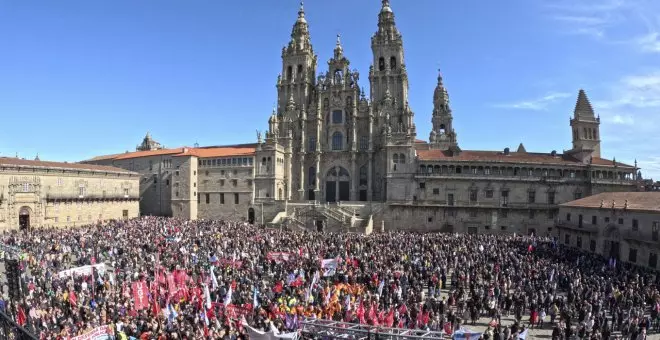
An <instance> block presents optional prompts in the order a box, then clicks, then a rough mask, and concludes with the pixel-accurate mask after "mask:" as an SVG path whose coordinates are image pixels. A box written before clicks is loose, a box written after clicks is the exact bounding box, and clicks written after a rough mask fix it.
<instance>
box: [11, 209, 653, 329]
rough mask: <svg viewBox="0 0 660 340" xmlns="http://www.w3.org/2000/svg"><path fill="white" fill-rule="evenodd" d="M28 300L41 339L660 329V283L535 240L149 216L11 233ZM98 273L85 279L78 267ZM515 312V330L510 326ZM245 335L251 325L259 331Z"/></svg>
mask: <svg viewBox="0 0 660 340" xmlns="http://www.w3.org/2000/svg"><path fill="white" fill-rule="evenodd" d="M1 237H2V242H3V243H4V244H5V245H8V246H12V247H16V248H19V249H20V250H21V252H22V254H21V256H20V267H21V286H22V292H23V294H22V295H23V298H22V299H21V300H20V301H12V300H11V299H10V298H9V296H8V295H7V294H4V295H3V296H2V299H1V300H0V309H2V310H4V311H5V312H6V313H8V314H10V315H12V316H13V317H14V318H15V319H16V321H17V322H18V323H19V324H21V325H23V326H24V327H25V328H26V329H28V330H30V331H31V332H33V333H34V334H35V335H36V336H37V337H39V338H40V339H69V338H70V337H74V336H77V335H82V334H85V333H87V332H90V331H92V330H94V329H98V328H99V327H100V328H104V327H107V329H109V330H111V331H112V332H113V333H114V335H115V336H116V338H117V339H132V338H137V339H159V340H160V339H237V338H247V337H248V334H249V330H250V329H253V330H264V331H267V330H269V329H271V327H274V328H276V329H277V330H278V331H281V332H283V333H286V332H290V331H295V330H297V329H299V327H300V325H301V322H302V321H303V320H305V319H310V318H311V319H330V320H336V321H344V322H350V323H362V324H368V325H374V326H380V327H388V328H411V329H426V330H431V331H439V332H445V333H447V334H448V337H449V336H450V334H451V333H453V332H454V331H456V330H459V329H461V328H462V327H467V328H469V327H470V326H471V325H473V324H475V323H477V322H479V320H480V319H482V320H483V318H487V320H489V323H488V326H487V328H486V331H485V332H483V334H481V335H480V337H481V338H483V339H489V340H490V339H495V340H504V339H518V338H520V337H521V336H523V337H524V335H525V334H527V333H526V332H527V330H528V329H535V328H546V329H551V330H552V331H551V332H552V338H553V339H572V338H580V339H614V338H616V337H620V338H622V339H632V340H638V339H646V335H647V333H648V334H650V333H653V332H655V333H657V332H659V331H660V316H659V313H658V311H659V310H660V295H659V294H658V287H659V283H660V277H658V276H656V273H655V272H652V271H647V270H644V269H641V268H638V267H632V266H629V265H627V264H624V263H616V264H613V263H612V261H608V259H604V258H600V257H597V256H594V255H590V254H587V253H582V252H579V251H576V250H571V249H569V248H566V247H563V246H562V245H560V244H556V243H555V242H554V241H553V240H552V239H549V238H540V237H527V236H515V235H507V236H494V235H463V234H440V233H427V234H422V233H406V232H386V233H375V234H371V235H358V234H328V233H318V232H301V231H286V230H275V229H268V228H264V227H262V226H254V225H250V224H248V223H243V222H223V221H204V220H198V221H186V220H179V219H172V218H160V217H142V218H139V219H133V220H128V221H111V222H104V223H99V224H96V225H91V226H85V227H76V228H71V229H43V230H30V231H27V232H5V233H4V234H2V236H1ZM90 265H93V266H94V267H93V268H94V269H90V270H89V271H85V270H83V269H80V270H73V271H71V270H69V271H66V270H68V269H71V268H89V267H83V266H90ZM505 317H513V319H514V321H513V322H508V321H505V320H504V318H505ZM248 325H249V326H248Z"/></svg>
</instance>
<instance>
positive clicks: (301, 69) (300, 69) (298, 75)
mask: <svg viewBox="0 0 660 340" xmlns="http://www.w3.org/2000/svg"><path fill="white" fill-rule="evenodd" d="M302 74H303V66H302V65H298V72H296V77H298V78H301V77H302Z"/></svg>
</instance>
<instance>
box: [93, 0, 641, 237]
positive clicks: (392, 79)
mask: <svg viewBox="0 0 660 340" xmlns="http://www.w3.org/2000/svg"><path fill="white" fill-rule="evenodd" d="M371 52H372V56H373V61H372V65H371V67H370V68H369V77H368V81H369V84H368V85H369V86H368V91H369V92H368V93H367V92H366V91H365V88H364V87H362V86H361V84H360V74H359V72H358V71H357V70H354V69H351V68H350V67H349V66H350V62H349V60H348V57H347V56H346V55H345V54H344V49H343V47H342V44H341V38H340V37H339V36H338V37H337V42H336V45H335V47H334V53H333V56H332V58H331V59H330V60H328V63H327V65H328V66H327V69H325V70H319V69H317V67H318V60H317V56H316V54H315V52H314V49H313V47H312V42H311V37H310V34H309V26H308V23H307V19H306V18H305V11H304V8H303V6H302V4H301V6H300V10H299V11H298V16H297V19H296V21H295V23H294V25H293V30H292V32H291V38H290V40H289V42H288V44H286V46H284V48H283V49H282V69H281V73H280V75H279V76H278V77H277V97H278V99H277V105H276V107H275V108H274V109H273V112H272V113H271V114H270V117H269V118H268V131H266V132H265V133H264V134H263V136H262V134H261V133H259V132H258V133H257V141H256V143H254V144H240V145H229V146H207V147H199V146H195V147H185V146H184V147H179V148H173V149H166V148H164V147H163V146H162V145H160V144H159V143H158V142H156V141H155V140H154V139H153V138H152V137H151V135H149V134H147V136H145V138H144V140H143V141H142V144H141V145H139V146H138V147H137V148H136V151H135V152H126V153H124V154H116V155H108V156H99V157H95V158H93V159H91V160H87V161H85V163H90V164H97V165H109V166H114V167H119V168H123V169H127V170H130V171H134V172H138V173H140V174H142V178H141V181H140V197H141V199H140V211H141V213H142V214H145V215H146V214H148V215H164V216H175V217H181V218H186V219H197V218H208V219H241V218H243V219H246V220H248V221H249V222H256V223H262V224H266V225H271V226H283V225H286V226H287V227H298V228H304V229H310V228H314V229H316V230H332V231H354V232H366V233H369V232H371V231H374V230H384V229H387V230H399V229H407V230H417V231H445V232H468V233H510V232H517V233H526V234H527V233H538V234H541V235H551V234H553V233H554V232H555V231H556V228H555V221H556V220H557V214H558V211H559V205H560V204H562V203H565V202H569V201H572V200H575V199H580V198H582V197H586V196H590V195H594V194H598V193H602V192H618V191H635V190H637V188H638V185H639V179H640V177H641V176H640V175H639V172H638V171H639V168H638V167H637V164H636V162H635V164H634V165H628V164H623V163H620V162H617V161H616V160H615V159H612V160H608V159H604V158H601V144H600V142H601V139H600V138H601V136H600V133H599V131H600V117H599V116H597V115H596V114H595V112H594V109H593V107H592V106H591V103H590V102H589V99H588V97H587V95H586V93H585V91H583V90H580V91H579V92H578V95H577V101H576V105H575V108H574V111H573V118H572V119H571V120H570V129H571V132H572V146H571V148H570V149H569V150H563V151H557V150H547V151H546V152H530V151H527V150H526V148H525V147H524V145H523V144H522V143H520V145H519V146H518V148H517V149H515V150H511V149H510V148H508V147H505V148H502V149H500V150H495V151H489V150H464V149H461V148H460V147H459V143H458V136H457V133H456V131H455V130H454V128H453V115H452V109H451V105H450V101H449V95H448V91H447V89H446V88H445V86H444V84H443V79H442V76H441V75H438V80H437V85H436V88H435V91H434V94H433V103H434V108H433V112H432V114H431V120H432V130H431V131H430V133H429V135H428V136H429V137H428V141H425V140H420V139H417V131H416V128H415V123H414V119H413V118H414V113H413V110H412V108H411V107H410V106H409V104H408V76H407V71H406V63H405V56H404V48H403V40H402V35H401V33H400V32H399V30H398V29H397V26H396V23H395V17H394V12H393V10H392V8H391V6H390V1H389V0H383V1H382V7H381V9H380V12H379V14H378V28H377V30H376V32H375V33H374V35H373V36H372V38H371ZM553 228H555V229H554V231H553Z"/></svg>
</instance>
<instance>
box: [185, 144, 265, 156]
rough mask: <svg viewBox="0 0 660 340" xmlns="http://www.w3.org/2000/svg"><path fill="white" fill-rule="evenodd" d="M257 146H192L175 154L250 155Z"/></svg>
mask: <svg viewBox="0 0 660 340" xmlns="http://www.w3.org/2000/svg"><path fill="white" fill-rule="evenodd" d="M255 150H256V148H255V145H254V144H246V145H230V146H217V147H208V148H191V149H187V152H184V153H180V154H177V155H174V156H175V157H178V156H196V157H199V158H212V157H228V156H249V155H254V152H255Z"/></svg>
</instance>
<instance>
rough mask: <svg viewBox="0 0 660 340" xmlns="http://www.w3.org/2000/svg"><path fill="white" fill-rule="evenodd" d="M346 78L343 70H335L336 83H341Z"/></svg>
mask: <svg viewBox="0 0 660 340" xmlns="http://www.w3.org/2000/svg"><path fill="white" fill-rule="evenodd" d="M343 79H344V72H342V71H341V70H336V71H335V84H341V83H342V81H343Z"/></svg>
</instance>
